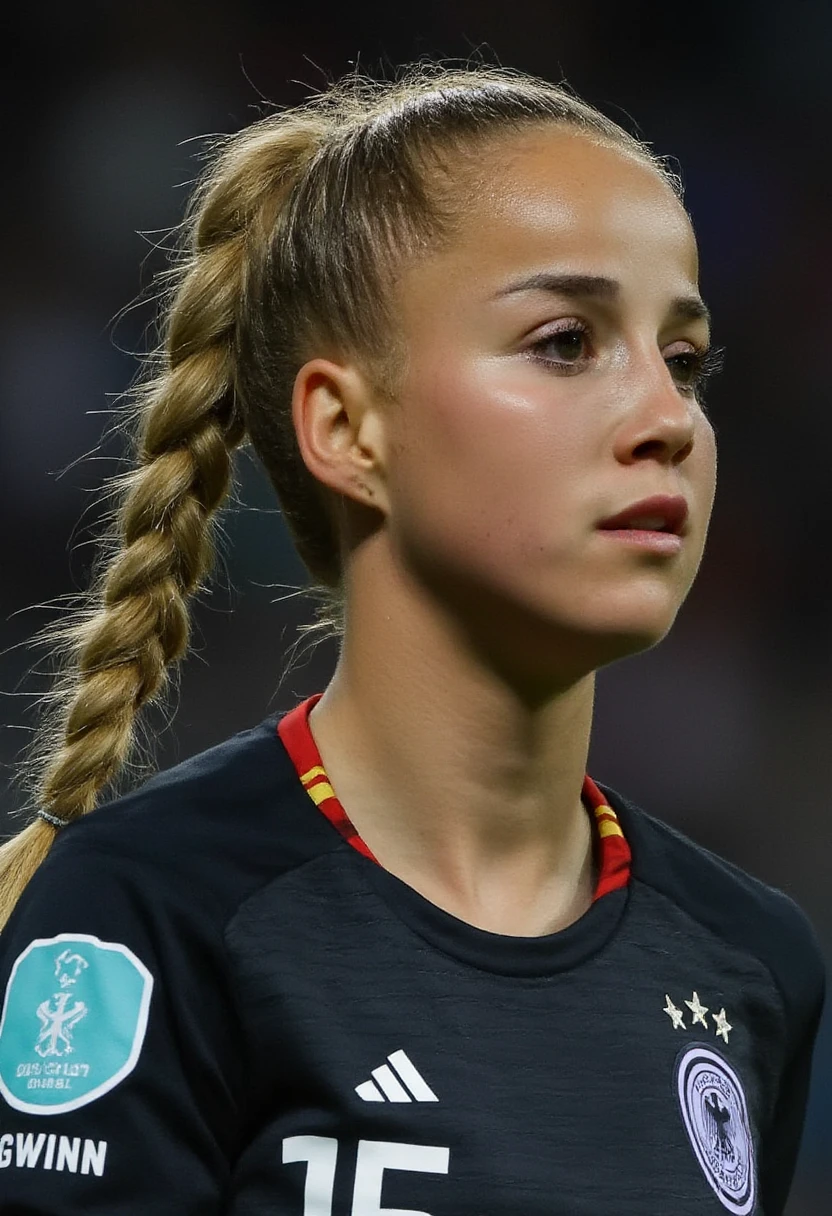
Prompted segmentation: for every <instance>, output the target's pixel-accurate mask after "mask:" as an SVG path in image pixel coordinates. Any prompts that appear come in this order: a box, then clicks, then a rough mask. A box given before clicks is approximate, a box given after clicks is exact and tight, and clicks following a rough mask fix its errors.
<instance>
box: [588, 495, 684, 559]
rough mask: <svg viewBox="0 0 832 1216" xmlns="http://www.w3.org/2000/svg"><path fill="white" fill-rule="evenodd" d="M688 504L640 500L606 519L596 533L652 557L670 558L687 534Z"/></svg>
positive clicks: (679, 499)
mask: <svg viewBox="0 0 832 1216" xmlns="http://www.w3.org/2000/svg"><path fill="white" fill-rule="evenodd" d="M687 519H688V504H687V501H686V500H685V499H684V498H682V497H681V496H669V495H655V496H654V497H652V498H643V499H641V500H640V501H639V502H635V503H632V504H631V505H630V506H629V507H625V508H624V510H623V511H619V513H618V514H617V515H613V516H611V517H610V518H609V519H605V520H604V521H603V522H602V523H600V524H599V525H598V530H599V531H600V532H603V533H605V534H606V535H607V536H608V537H609V538H610V539H611V540H616V541H618V542H619V543H623V544H626V545H629V546H634V547H636V548H639V549H647V550H650V551H652V552H654V553H665V554H673V553H678V552H679V550H680V549H681V548H682V540H683V538H684V536H685V535H686V534H687V531H688V529H687V526H686V525H687Z"/></svg>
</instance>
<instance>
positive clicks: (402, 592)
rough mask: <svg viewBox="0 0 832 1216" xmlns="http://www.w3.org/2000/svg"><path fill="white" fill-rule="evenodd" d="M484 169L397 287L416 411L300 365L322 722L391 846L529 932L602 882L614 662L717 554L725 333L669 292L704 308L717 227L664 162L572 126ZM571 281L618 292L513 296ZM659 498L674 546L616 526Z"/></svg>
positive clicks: (399, 857)
mask: <svg viewBox="0 0 832 1216" xmlns="http://www.w3.org/2000/svg"><path fill="white" fill-rule="evenodd" d="M477 163H478V165H479V166H480V171H481V179H480V180H478V181H476V182H472V176H471V172H472V171H471V170H470V169H468V170H463V169H460V182H461V184H460V198H464V199H465V200H466V202H465V204H464V207H463V208H462V209H461V214H460V222H459V229H458V232H457V234H456V237H455V239H454V240H453V241H452V242H451V243H450V244H449V245H447V246H446V247H444V248H442V249H441V250H437V251H436V252H434V253H433V254H431V255H424V254H422V255H421V256H420V257H419V259H416V260H414V261H413V263H412V264H408V265H406V266H405V267H404V268H403V273H402V274H401V276H400V278H399V279H398V282H397V290H396V297H395V306H396V309H397V311H398V315H399V317H400V319H401V327H402V331H403V334H404V338H405V342H406V349H407V366H406V372H405V375H404V381H403V386H402V391H401V393H400V395H399V396H398V399H397V400H396V402H395V403H394V404H393V405H391V404H390V403H389V402H388V401H380V400H379V399H378V398H377V397H376V396H375V395H374V394H373V391H372V390H371V388H370V386H369V385H370V382H369V380H368V378H367V377H366V376H365V375H364V373H363V372H362V370H361V368H360V367H359V366H358V365H357V364H356V362H355V361H349V360H346V359H345V360H344V361H342V362H339V361H338V360H337V359H323V358H319V359H313V360H310V361H309V362H308V363H307V364H306V365H305V366H304V367H303V368H302V369H301V371H300V372H299V374H298V377H297V380H296V384H295V393H294V401H293V410H294V419H295V427H296V431H297V434H298V441H299V444H300V447H301V451H302V454H303V457H304V460H305V462H306V464H307V467H308V468H309V469H310V470H311V472H312V473H313V474H314V475H315V476H316V477H317V478H318V479H319V480H320V481H321V482H323V483H324V485H326V486H328V487H329V489H330V490H331V491H332V492H333V495H334V498H335V500H336V501H337V503H338V508H339V518H340V521H341V525H342V534H343V537H344V550H345V570H346V572H345V586H346V592H347V628H346V634H345V638H344V642H343V646H342V651H341V655H340V658H339V662H338V665H337V668H336V671H335V674H334V677H333V679H332V682H331V683H330V685H329V686H328V688H327V690H326V692H325V694H324V696H323V697H322V699H321V700H320V702H319V703H318V705H317V706H316V707H315V709H314V710H313V711H312V714H311V717H310V723H311V727H312V732H313V734H314V736H315V739H316V741H317V743H318V746H319V748H320V751H321V756H322V759H323V762H324V765H325V766H326V769H327V772H328V774H329V776H330V779H331V781H332V785H333V787H334V789H335V791H336V793H337V795H338V797H339V798H340V800H341V802H342V804H343V805H344V807H345V809H346V811H347V814H348V815H349V816H350V817H351V818H352V820H353V822H354V823H355V825H356V827H357V828H358V831H359V832H360V834H361V836H362V837H363V838H364V840H365V841H366V842H367V844H368V845H369V846H370V848H371V849H372V850H373V852H374V853H375V855H376V856H377V857H378V859H379V861H380V862H381V863H382V865H384V866H385V867H386V868H387V869H388V870H390V871H391V872H392V873H394V874H396V875H397V876H398V877H399V878H401V879H402V880H403V881H405V882H407V883H409V884H410V886H412V887H413V888H415V889H416V890H417V891H419V892H420V893H421V894H422V895H424V896H425V897H426V898H427V899H430V900H431V901H432V902H434V903H435V904H437V905H439V906H440V907H442V908H444V909H445V910H446V911H448V912H451V913H452V914H453V915H455V916H457V917H459V918H460V919H462V920H465V921H467V922H469V923H470V924H473V925H476V926H478V927H479V928H483V929H487V930H489V931H492V932H496V933H502V934H508V935H518V936H535V935H538V934H543V933H549V932H554V931H556V930H558V929H560V928H563V927H565V926H566V925H568V924H571V923H572V922H573V921H575V920H576V919H578V917H580V916H581V915H582V914H583V912H584V911H586V909H587V908H588V907H589V904H590V902H591V899H592V893H593V889H594V874H593V864H592V851H591V834H590V824H589V818H588V815H587V813H586V811H585V809H584V808H583V805H582V803H581V798H580V794H581V786H582V781H583V777H584V773H585V771H586V764H587V754H588V750H589V736H590V729H591V724H592V710H593V697H594V689H595V675H594V673H595V671H596V670H597V669H598V668H599V667H602V666H604V665H605V664H608V663H611V662H614V661H615V660H617V659H620V658H623V657H625V656H627V655H632V654H635V653H638V652H639V651H642V650H644V649H646V648H648V647H650V646H653V645H655V644H656V643H657V642H659V641H660V640H661V639H662V638H663V637H664V636H665V635H666V633H667V632H668V630H669V629H670V627H671V625H672V624H673V621H674V619H675V617H676V614H677V612H678V610H679V608H680V606H681V604H682V603H683V601H684V599H685V596H686V595H687V593H688V591H689V589H690V586H691V584H692V582H693V579H694V577H695V575H696V572H697V570H698V567H699V564H700V561H701V557H702V552H703V548H704V544H705V537H706V533H707V527H708V522H709V518H710V514H711V509H712V505H713V498H714V492H715V481H716V448H715V441H714V434H713V429H712V427H711V425H710V423H709V422H708V420H707V418H706V416H705V414H704V413H703V411H702V409H701V407H700V406H699V404H698V403H697V401H696V398H695V395H694V392H693V390H692V389H691V388H690V387H689V386H688V383H687V381H686V380H685V377H684V376H682V375H680V374H679V367H680V363H681V364H682V365H684V360H681V361H680V360H679V358H678V357H679V356H684V355H689V354H690V353H691V352H693V351H696V350H701V349H703V348H705V347H707V344H708V325H707V321H706V320H704V319H703V318H702V317H695V318H694V319H690V318H689V317H686V316H683V315H680V314H679V313H678V310H677V309H676V308H675V307H674V302H675V301H677V300H679V299H686V300H691V299H692V300H694V301H695V300H697V299H698V288H697V278H698V258H697V248H696V241H695V238H694V235H693V232H692V230H691V226H690V223H689V221H688V218H687V216H686V214H685V211H684V209H683V207H682V206H681V204H680V203H679V202H678V200H677V199H676V198H675V196H674V194H673V192H672V190H671V189H670V187H669V186H668V185H667V184H666V183H665V182H663V181H662V180H661V179H660V178H659V177H658V176H657V174H656V173H655V172H654V171H653V170H652V169H651V168H650V167H649V166H647V165H645V164H643V163H642V162H640V161H638V160H636V159H635V158H634V157H632V156H630V155H629V154H628V153H626V152H623V151H621V150H619V149H615V148H611V147H608V146H604V145H599V144H597V143H595V142H592V141H591V140H590V139H589V138H587V137H585V136H583V135H580V134H576V133H574V132H570V131H567V130H563V129H558V128H556V127H543V128H536V129H534V130H531V131H529V132H527V133H524V134H523V135H517V134H514V135H512V137H511V140H510V142H506V140H505V139H503V140H502V141H501V142H499V143H492V144H491V145H489V146H487V147H486V148H485V150H484V151H482V154H481V155H480V156H479V157H478V160H477ZM564 274H570V275H590V276H601V277H603V278H605V279H610V280H613V281H614V283H616V284H618V287H617V288H612V289H610V288H608V289H607V290H606V292H605V293H604V294H603V295H601V296H597V295H585V294H581V295H577V296H576V295H575V294H574V293H569V294H563V293H562V292H559V291H558V292H554V291H551V290H549V289H547V288H545V287H543V286H535V287H532V288H528V289H525V290H519V291H514V290H509V288H510V287H511V286H512V285H515V284H517V283H518V282H520V281H522V280H524V279H527V278H529V277H531V276H542V275H549V276H553V275H564ZM688 311H690V309H689V310H688ZM576 327H579V332H578V333H577V334H576V333H575V332H574V331H575V329H576ZM564 331H566V332H564ZM558 333H559V334H560V336H558ZM547 337H548V339H549V341H548V344H547V345H545V346H544V347H542V348H538V349H537V352H535V351H534V350H532V347H533V345H534V343H536V342H539V341H541V340H542V339H544V338H547ZM674 359H675V360H676V361H675V362H673V360H674ZM654 494H670V495H678V494H681V495H683V496H684V497H685V498H686V499H687V501H688V505H689V510H690V515H689V521H688V527H689V532H688V535H687V536H686V537H685V539H684V541H683V544H682V549H681V551H680V552H679V553H678V554H676V555H671V556H667V555H658V554H655V553H651V552H647V551H643V550H636V549H633V548H630V547H628V546H625V545H623V544H621V543H620V542H618V541H614V540H612V539H611V538H610V537H609V536H607V535H604V534H603V533H601V532H599V531H598V527H597V526H598V524H599V523H600V522H601V521H602V520H603V519H605V518H608V517H609V516H611V515H614V514H617V513H618V512H619V511H621V510H622V509H623V508H625V507H627V506H629V505H630V504H631V503H634V502H636V501H638V500H639V499H643V498H646V497H649V496H652V495H654Z"/></svg>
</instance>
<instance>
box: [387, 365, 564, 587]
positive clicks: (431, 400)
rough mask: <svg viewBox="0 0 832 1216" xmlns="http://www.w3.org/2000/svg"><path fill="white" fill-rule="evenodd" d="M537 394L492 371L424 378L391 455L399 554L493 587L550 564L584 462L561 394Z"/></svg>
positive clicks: (526, 383)
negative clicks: (483, 579)
mask: <svg viewBox="0 0 832 1216" xmlns="http://www.w3.org/2000/svg"><path fill="white" fill-rule="evenodd" d="M510 372H511V374H510ZM531 387H534V382H533V381H532V380H531V378H530V377H529V376H528V375H527V374H526V373H521V374H519V375H518V374H517V373H516V372H512V371H511V369H507V370H504V369H501V368H500V367H499V365H498V366H495V365H494V364H493V363H486V364H485V365H484V366H480V367H478V366H476V365H475V366H473V367H461V368H460V367H459V366H456V367H453V366H451V364H450V361H449V362H448V363H447V364H446V365H445V366H444V367H443V366H441V365H440V366H437V367H435V368H434V369H433V370H432V371H431V372H430V373H429V374H428V373H427V372H426V371H423V372H422V374H420V376H419V381H418V391H414V392H412V393H410V394H408V396H407V398H406V400H405V401H404V402H403V410H402V415H401V428H400V432H399V436H398V442H396V443H395V445H394V467H393V470H392V474H393V482H394V494H395V503H394V506H393V510H394V518H393V519H392V521H391V524H392V529H393V533H394V536H395V537H396V538H397V540H398V541H399V543H401V545H402V546H405V547H408V548H410V549H411V550H413V551H416V552H418V553H419V554H420V556H421V557H422V558H423V559H426V558H431V559H433V560H436V561H439V562H443V561H444V562H449V563H453V564H454V565H455V566H457V567H459V566H465V567H468V568H469V569H471V571H472V573H473V568H476V567H478V568H479V569H480V570H481V572H482V573H483V574H489V575H490V576H493V577H497V578H501V577H507V576H510V575H511V571H512V569H516V568H519V567H522V566H524V565H525V566H528V564H529V563H530V562H533V561H534V558H535V555H537V556H538V559H539V557H540V556H542V555H543V554H544V553H546V554H547V556H548V557H549V558H551V556H552V553H551V550H552V547H553V545H554V546H555V547H556V546H557V544H558V539H557V534H558V527H557V521H558V519H568V518H569V487H570V484H574V478H572V479H570V476H569V470H570V468H574V467H575V466H576V465H577V464H578V463H579V461H580V460H581V456H580V454H579V450H578V448H579V443H578V436H577V435H573V434H571V433H570V428H569V426H568V424H567V423H568V420H567V419H565V418H564V417H559V416H558V414H557V413H556V411H555V408H554V407H555V404H556V394H555V393H554V392H553V391H552V390H551V389H549V388H546V389H545V392H544V394H543V396H541V390H540V387H538V388H537V393H536V394H535V393H533V392H531V391H530V389H531Z"/></svg>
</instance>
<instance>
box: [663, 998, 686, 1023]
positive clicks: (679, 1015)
mask: <svg viewBox="0 0 832 1216" xmlns="http://www.w3.org/2000/svg"><path fill="white" fill-rule="evenodd" d="M664 999H665V1000H666V1001H667V1004H666V1005H665V1007H664V1012H665V1013H666V1014H667V1016H668V1017H669V1018H671V1019H672V1021H673V1029H674V1030H678V1029H679V1027H680V1026H681V1027H682V1030H687V1026H686V1025H685V1023H684V1014H683V1012H682V1010H681V1009H677V1008H676V1006H675V1005H674V1004H673V1002H672V1001H671V999H670V997H669V996H668V995H667V993H665V994H664Z"/></svg>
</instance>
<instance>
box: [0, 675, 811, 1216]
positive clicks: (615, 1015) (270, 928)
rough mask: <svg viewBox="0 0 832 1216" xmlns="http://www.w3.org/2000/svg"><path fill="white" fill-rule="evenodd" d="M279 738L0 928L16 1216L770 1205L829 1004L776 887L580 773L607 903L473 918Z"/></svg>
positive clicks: (114, 839)
mask: <svg viewBox="0 0 832 1216" xmlns="http://www.w3.org/2000/svg"><path fill="white" fill-rule="evenodd" d="M312 703H314V698H313V699H312ZM304 706H305V708H304ZM304 706H300V707H297V708H296V709H295V710H294V711H292V712H293V713H294V714H295V718H294V719H292V720H291V722H290V724H289V730H290V733H291V726H292V723H294V725H295V727H296V728H298V727H300V728H301V733H302V726H303V721H304V715H308V709H309V707H310V702H306V703H304ZM289 717H291V715H290V716H289ZM284 721H285V719H284ZM278 726H279V724H278V723H277V721H276V719H274V718H270V719H267V720H266V721H265V722H263V723H261V724H260V725H259V726H257V727H255V728H253V729H251V730H249V731H245V732H242V733H241V734H239V735H235V736H234V737H233V738H231V739H229V740H227V741H226V742H224V743H222V744H220V745H219V746H217V747H214V748H211V749H210V750H208V751H206V752H203V753H201V754H200V755H198V756H196V757H194V758H192V759H191V760H188V761H186V762H184V763H183V764H180V765H177V766H176V767H175V768H172V769H170V770H168V771H166V772H164V773H160V774H158V775H157V776H155V777H153V778H152V779H151V780H150V781H148V782H147V783H146V784H145V785H144V786H142V787H141V788H140V789H139V790H137V791H136V792H135V793H132V794H129V795H127V796H125V797H123V798H120V799H118V800H117V801H115V802H112V803H110V804H108V805H107V806H104V807H102V808H101V809H100V810H99V811H96V812H95V813H94V814H92V815H89V816H86V817H85V818H84V819H82V820H81V821H79V822H78V823H75V824H73V825H71V826H70V827H69V828H67V829H65V830H63V831H62V832H61V833H60V835H59V837H58V839H57V840H56V843H55V845H54V847H53V849H52V852H51V853H50V855H49V857H48V858H47V860H46V861H45V862H44V864H43V865H42V866H41V868H40V869H39V870H38V872H37V874H36V875H35V877H34V879H33V880H32V882H31V883H30V885H29V886H28V888H27V890H26V892H25V893H24V896H23V898H22V899H21V901H20V903H19V904H18V906H17V908H16V909H15V912H14V914H13V916H12V918H11V920H10V921H9V923H8V925H7V927H6V929H5V930H4V931H3V933H2V934H1V935H0V992H2V994H3V1009H2V1015H1V1016H2V1021H1V1022H0V1212H2V1213H3V1216H81V1214H82V1213H83V1214H84V1216H87V1214H88V1213H95V1212H101V1213H107V1216H128V1214H129V1216H267V1214H268V1216H383V1214H384V1213H395V1214H396V1216H409V1214H413V1216H428V1214H429V1216H518V1213H521V1212H522V1213H523V1216H667V1214H668V1213H673V1214H674V1216H707V1214H708V1213H712V1214H713V1216H719V1214H722V1213H725V1212H726V1211H728V1212H732V1213H735V1214H736V1216H779V1214H780V1213H782V1211H783V1208H784V1204H785V1199H786V1195H787V1192H788V1189H789V1185H790V1181H791V1177H792V1173H793V1170H794V1164H795V1159H796V1154H797V1149H798V1145H799V1141H800V1134H801V1129H802V1123H803V1117H804V1110H805V1105H806V1094H807V1086H808V1078H809V1070H810V1062H811V1054H812V1047H813V1043H814V1038H815V1034H816V1030H817V1025H818V1021H819V1018H820V1012H821V1007H822V1003H823V990H824V971H823V964H822V960H821V956H820V952H819V949H818V946H817V942H816V940H815V937H814V935H813V933H812V930H811V928H810V927H809V925H808V922H807V921H806V918H805V917H804V915H803V913H802V912H801V911H800V910H799V909H798V908H797V907H796V905H795V904H794V903H793V902H792V901H791V900H790V899H789V898H788V897H787V896H785V895H783V894H782V893H781V892H778V891H776V890H774V889H772V888H770V887H767V886H765V885H764V884H763V883H761V882H759V881H757V880H755V879H753V878H751V877H749V876H748V875H746V874H744V873H743V872H742V871H740V870H739V869H737V868H736V867H734V866H732V865H730V864H728V863H727V862H725V861H723V860H721V859H719V858H717V857H715V856H713V855H712V854H710V853H708V852H707V851H706V850H704V849H702V848H700V847H699V846H697V845H696V844H694V843H693V842H691V841H690V840H688V839H686V838H685V837H684V836H682V835H680V834H679V833H678V832H676V831H674V830H672V829H671V828H669V827H667V826H666V825H664V824H662V823H661V822H659V821H657V820H655V819H653V818H651V817H650V816H649V815H647V814H645V813H644V812H643V811H641V810H640V809H639V808H638V807H636V806H634V805H633V804H632V803H631V802H630V801H629V800H628V799H626V798H624V797H622V796H621V795H620V794H618V793H617V792H616V791H614V790H612V789H610V788H608V787H607V786H605V785H596V783H594V782H592V783H591V785H590V784H588V783H589V779H587V782H585V785H584V801H585V804H587V806H588V809H592V811H593V814H594V815H595V812H596V808H597V807H600V806H608V807H609V808H610V815H609V816H608V815H606V814H604V813H602V814H601V815H600V816H597V815H596V821H597V823H598V824H599V825H602V824H603V823H605V822H606V823H608V824H611V825H615V826H617V827H618V828H619V830H620V833H621V834H618V833H617V832H615V831H612V832H607V833H606V834H603V833H604V829H603V827H599V831H598V836H597V849H598V858H599V888H598V889H597V890H596V898H595V900H594V902H593V903H592V905H591V907H590V908H589V909H588V910H587V912H586V913H585V914H584V915H583V916H582V917H581V918H580V919H579V920H578V921H577V922H576V923H575V924H573V925H571V926H569V928H567V929H565V930H563V931H561V932H559V933H554V934H550V935H546V936H542V937H533V938H517V937H508V936H502V935H499V934H494V933H488V932H485V931H483V930H480V929H477V928H474V927H473V926H471V925H469V924H466V923H465V922H463V921H461V920H459V919H457V918H455V917H453V916H451V915H450V914H449V913H446V912H444V911H443V910H442V909H440V908H438V907H436V906H435V905H434V904H432V903H430V902H429V901H428V900H426V899H424V898H423V897H422V896H420V895H419V894H418V892H416V891H415V890H413V889H412V888H411V887H409V886H408V885H407V884H405V883H404V882H402V881H400V880H399V879H398V878H396V877H395V876H394V875H393V874H391V873H389V872H388V871H386V870H384V869H383V868H382V867H381V866H380V865H378V864H377V862H376V861H375V860H374V859H373V858H372V856H371V855H370V856H368V855H367V853H366V852H365V851H362V849H361V848H360V847H358V842H357V841H356V839H355V838H353V839H350V838H349V835H350V833H349V828H348V826H347V825H346V824H344V823H343V822H341V823H340V824H339V823H336V822H333V819H332V818H330V817H329V815H330V813H333V812H334V813H335V818H337V817H338V815H337V812H338V809H339V807H340V804H337V798H335V795H334V794H332V793H331V792H330V789H331V787H329V788H324V787H325V786H326V787H328V782H327V780H326V774H325V772H323V771H321V772H318V773H313V772H312V770H315V769H317V768H320V769H321V770H323V765H321V764H320V757H319V756H317V755H316V749H315V751H314V752H313V754H312V755H311V756H310V754H309V753H308V751H307V752H304V753H301V752H299V751H298V750H297V749H295V748H294V746H293V745H292V744H291V740H290V747H291V749H292V752H293V754H290V750H287V746H286V743H285V741H284V739H283V738H282V734H283V733H285V731H286V729H287V728H286V727H284V731H283V732H281V731H280V730H279V729H278ZM307 730H308V725H307ZM310 740H311V732H309V735H308V738H306V740H305V744H304V746H306V747H307V748H308V746H309V743H310ZM312 745H313V746H314V740H312ZM293 755H294V758H293ZM301 769H302V770H303V771H300V770H301ZM316 787H317V789H316ZM593 788H594V789H595V790H596V791H597V798H596V797H595V795H592V794H591V791H592V789H593ZM588 795H589V801H587V799H588ZM330 799H331V800H332V801H330V802H329V805H328V806H327V805H326V804H327V802H328V800H330ZM313 803H317V805H318V807H319V808H320V810H321V811H323V812H324V813H317V812H316V810H315V806H314V805H313ZM336 804H337V806H336ZM340 811H341V815H342V816H343V808H340ZM343 818H344V819H346V816H343ZM353 834H354V837H357V833H354V829H353ZM359 840H360V838H359ZM608 840H612V841H615V842H619V843H618V844H616V848H617V849H619V850H620V851H619V852H618V853H617V856H616V858H612V859H610V858H607V857H605V856H604V853H603V850H602V845H603V844H604V842H606V841H608ZM361 843H363V842H361ZM625 846H626V854H629V855H630V859H629V861H627V860H626V859H625ZM365 849H366V846H365ZM613 872H617V874H618V878H619V879H620V878H621V877H622V875H623V876H624V877H623V882H622V883H619V885H614V886H613V887H612V888H611V889H609V890H605V891H604V890H601V888H600V882H602V881H603V880H604V878H605V876H608V875H609V874H611V873H613ZM627 876H629V881H628V879H627Z"/></svg>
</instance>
